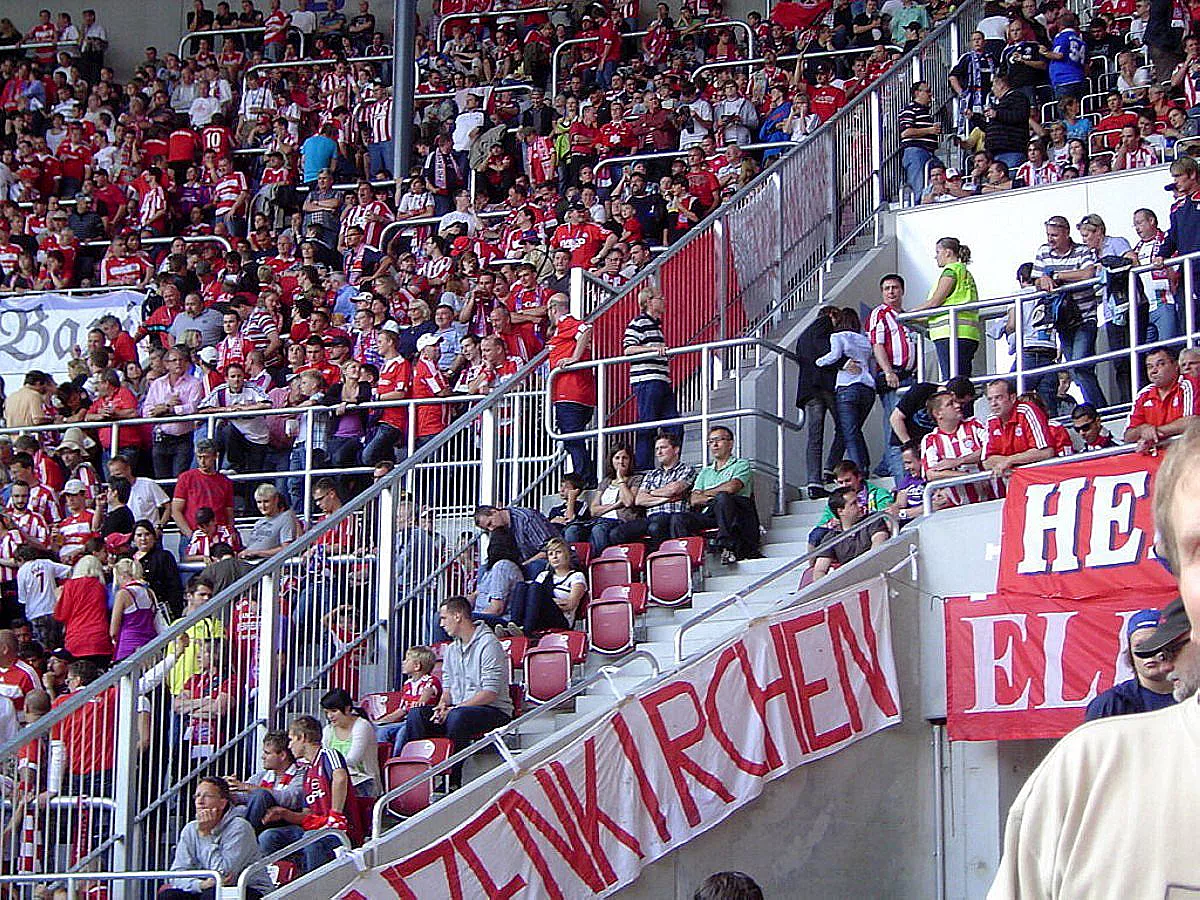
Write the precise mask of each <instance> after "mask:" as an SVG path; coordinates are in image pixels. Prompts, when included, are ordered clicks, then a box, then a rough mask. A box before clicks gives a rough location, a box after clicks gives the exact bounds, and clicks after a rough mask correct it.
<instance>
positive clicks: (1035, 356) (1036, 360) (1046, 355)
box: [1021, 350, 1058, 417]
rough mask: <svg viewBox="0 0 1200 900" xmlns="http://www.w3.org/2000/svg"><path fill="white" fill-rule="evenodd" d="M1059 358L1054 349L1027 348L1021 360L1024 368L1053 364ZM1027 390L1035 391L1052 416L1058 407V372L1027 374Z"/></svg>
mask: <svg viewBox="0 0 1200 900" xmlns="http://www.w3.org/2000/svg"><path fill="white" fill-rule="evenodd" d="M1057 360H1058V354H1057V353H1056V352H1055V351H1053V350H1026V351H1025V353H1024V355H1023V356H1022V360H1021V368H1022V369H1040V368H1041V367H1042V366H1052V365H1054V363H1055V362H1056V361H1057ZM1025 390H1026V391H1035V392H1036V393H1037V395H1038V396H1039V397H1041V398H1042V402H1044V403H1045V404H1046V409H1048V410H1049V411H1050V413H1049V414H1050V416H1051V417H1053V416H1054V411H1055V409H1056V408H1057V407H1058V373H1057V372H1042V373H1041V374H1040V375H1026V376H1025Z"/></svg>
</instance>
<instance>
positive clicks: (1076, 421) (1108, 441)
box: [1071, 403, 1117, 453]
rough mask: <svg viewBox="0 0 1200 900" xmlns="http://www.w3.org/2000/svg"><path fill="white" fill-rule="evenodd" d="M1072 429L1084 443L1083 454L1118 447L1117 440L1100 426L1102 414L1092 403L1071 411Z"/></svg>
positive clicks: (1080, 405) (1083, 404)
mask: <svg viewBox="0 0 1200 900" xmlns="http://www.w3.org/2000/svg"><path fill="white" fill-rule="evenodd" d="M1071 427H1072V428H1073V429H1074V430H1075V433H1076V434H1077V435H1079V439H1080V440H1081V441H1083V449H1082V450H1081V452H1083V453H1087V452H1089V451H1091V450H1105V449H1107V448H1109V447H1115V446H1117V439H1116V438H1114V437H1113V436H1112V432H1110V431H1109V430H1108V429H1107V428H1105V427H1104V426H1103V425H1101V424H1100V413H1099V412H1097V410H1096V407H1094V406H1092V404H1090V403H1080V404H1079V405H1078V406H1076V407H1075V408H1074V409H1073V410H1071Z"/></svg>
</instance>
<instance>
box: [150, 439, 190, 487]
mask: <svg viewBox="0 0 1200 900" xmlns="http://www.w3.org/2000/svg"><path fill="white" fill-rule="evenodd" d="M150 459H151V461H152V463H153V465H154V477H155V478H178V477H179V476H180V475H182V474H183V473H184V472H186V471H187V470H188V469H190V468H191V466H192V435H191V434H190V433H189V434H160V435H155V437H154V443H153V445H152V446H151V447H150Z"/></svg>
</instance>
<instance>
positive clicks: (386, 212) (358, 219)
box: [342, 200, 395, 248]
mask: <svg viewBox="0 0 1200 900" xmlns="http://www.w3.org/2000/svg"><path fill="white" fill-rule="evenodd" d="M371 216H378V217H379V219H380V221H374V222H371V221H368V220H369V219H370V217H371ZM394 218H395V216H393V215H392V211H391V209H389V208H388V205H387V204H386V203H384V202H383V201H382V200H372V201H371V202H370V203H359V204H356V205H355V206H351V207H350V208H349V209H347V210H346V215H345V216H344V217H343V218H342V235H343V236H344V235H345V234H346V230H347V229H348V228H350V227H351V226H353V225H357V226H358V227H359V228H361V229H362V230H363V243H364V244H366V245H367V246H368V247H375V248H377V247H379V239H380V237H382V235H383V227H384V225H386V224H387V223H388V222H391V221H392V220H393V219H394Z"/></svg>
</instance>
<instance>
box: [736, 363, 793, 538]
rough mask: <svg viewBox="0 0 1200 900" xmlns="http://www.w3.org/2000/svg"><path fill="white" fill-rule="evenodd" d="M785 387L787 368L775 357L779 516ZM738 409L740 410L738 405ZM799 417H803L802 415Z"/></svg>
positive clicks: (783, 489) (783, 493)
mask: <svg viewBox="0 0 1200 900" xmlns="http://www.w3.org/2000/svg"><path fill="white" fill-rule="evenodd" d="M735 380H739V379H735ZM786 386H787V367H786V366H785V365H784V360H783V357H781V356H777V357H775V415H776V417H777V418H778V420H779V421H777V422H776V423H775V459H776V460H777V461H778V464H777V465H776V469H777V470H778V473H779V474H778V478H779V484H778V486H777V487H776V491H775V512H776V514H777V515H781V516H782V515H783V514H784V513H786V512H787V447H786V445H785V435H784V433H783V432H784V428H783V419H784V416H786V415H787V408H786V407H785V405H784V404H785V396H786V393H787V391H786ZM738 408H739V409H740V408H741V404H740V403H739V404H738ZM800 415H801V417H803V415H804V413H801V414H800Z"/></svg>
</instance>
